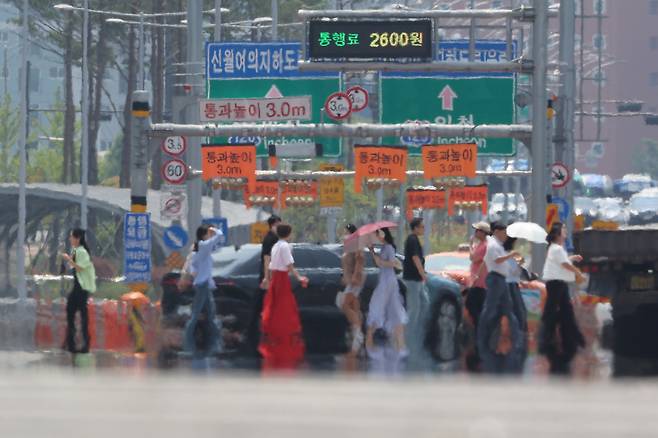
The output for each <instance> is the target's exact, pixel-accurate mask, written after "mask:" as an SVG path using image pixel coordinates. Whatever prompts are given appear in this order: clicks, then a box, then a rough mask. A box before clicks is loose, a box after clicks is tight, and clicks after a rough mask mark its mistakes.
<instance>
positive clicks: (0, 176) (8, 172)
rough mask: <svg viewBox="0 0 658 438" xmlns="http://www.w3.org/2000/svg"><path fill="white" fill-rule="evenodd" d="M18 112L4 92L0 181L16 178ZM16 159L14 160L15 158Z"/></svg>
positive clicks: (0, 117) (0, 115) (0, 107)
mask: <svg viewBox="0 0 658 438" xmlns="http://www.w3.org/2000/svg"><path fill="white" fill-rule="evenodd" d="M19 118H20V112H19V111H18V109H17V108H16V107H14V105H13V104H12V101H11V96H10V95H9V94H5V96H4V98H3V99H2V103H1V104H0V181H2V182H5V183H7V182H13V181H16V180H17V179H18V167H17V166H16V165H15V162H16V160H17V154H16V151H17V143H18V131H19V126H20V120H19ZM15 159H16V160H15Z"/></svg>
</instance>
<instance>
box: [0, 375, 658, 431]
mask: <svg viewBox="0 0 658 438" xmlns="http://www.w3.org/2000/svg"><path fill="white" fill-rule="evenodd" d="M656 412H658V382H654V381H646V380H645V381H638V382H613V383H610V382H595V383H592V382H589V383H586V382H574V381H564V382H562V381H549V380H547V379H530V380H529V379H523V380H509V381H508V380H486V379H478V378H470V377H469V378H463V377H458V378H441V379H434V378H422V379H402V378H388V379H387V378H383V377H377V378H373V377H367V376H365V377H364V376H359V377H354V378H348V377H340V378H337V377H332V376H324V377H319V376H310V377H309V376H306V377H304V376H301V375H294V376H291V375H289V376H285V377H278V376H277V377H273V376H267V377H263V376H259V375H255V376H254V375H251V376H249V375H236V374H226V373H225V374H222V373H218V372H217V371H213V372H207V373H204V374H202V375H190V374H179V373H171V374H158V373H157V372H155V371H153V370H149V371H148V374H147V373H145V372H143V371H140V370H139V369H131V370H130V371H125V372H123V373H109V372H102V371H94V370H92V369H89V370H85V369H77V370H65V369H62V368H56V369H47V368H39V369H36V370H33V371H29V372H25V371H17V370H16V369H14V370H6V371H5V372H3V373H2V376H0V436H2V437H12V438H14V437H20V438H23V437H39V438H43V437H48V438H50V437H53V438H57V437H63V438H74V437H85V438H89V437H93V438H104V437H113V438H115V437H132V436H135V437H136V436H139V437H154V438H155V437H157V438H164V437H228V438H240V437H267V438H279V437H281V438H295V437H304V438H307V437H314V438H315V437H320V438H322V437H328V438H329V437H331V438H351V437H359V438H364V437H368V438H370V437H377V438H386V437H402V438H412V437H413V438H423V437H432V438H436V437H449V438H460V437H467V438H480V437H482V438H502V437H514V438H516V437H532V438H540V437H550V438H555V437H568V438H575V437H596V438H607V437H610V438H613V437H614V438H620V437H624V438H626V437H642V438H644V437H651V436H656V435H657V434H658V415H657V414H656Z"/></svg>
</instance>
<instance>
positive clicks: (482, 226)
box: [471, 222, 491, 234]
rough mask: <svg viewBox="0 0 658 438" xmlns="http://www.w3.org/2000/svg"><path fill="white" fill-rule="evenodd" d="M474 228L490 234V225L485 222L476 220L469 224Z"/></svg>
mask: <svg viewBox="0 0 658 438" xmlns="http://www.w3.org/2000/svg"><path fill="white" fill-rule="evenodd" d="M471 226H472V227H473V228H474V229H476V230H478V231H482V232H483V233H487V234H491V227H490V226H489V224H488V223H486V222H478V223H476V224H473V225H471Z"/></svg>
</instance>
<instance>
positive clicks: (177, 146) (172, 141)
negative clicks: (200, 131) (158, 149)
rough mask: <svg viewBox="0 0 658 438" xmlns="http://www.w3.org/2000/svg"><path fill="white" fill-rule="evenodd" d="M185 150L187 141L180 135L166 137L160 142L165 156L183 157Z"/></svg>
mask: <svg viewBox="0 0 658 438" xmlns="http://www.w3.org/2000/svg"><path fill="white" fill-rule="evenodd" d="M185 149H187V141H186V140H185V137H182V136H180V135H176V136H173V137H167V138H165V139H164V141H163V142H162V151H163V152H164V153H165V154H168V155H173V156H174V157H177V156H179V155H183V153H184V152H185Z"/></svg>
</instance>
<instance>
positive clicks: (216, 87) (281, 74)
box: [202, 42, 341, 157]
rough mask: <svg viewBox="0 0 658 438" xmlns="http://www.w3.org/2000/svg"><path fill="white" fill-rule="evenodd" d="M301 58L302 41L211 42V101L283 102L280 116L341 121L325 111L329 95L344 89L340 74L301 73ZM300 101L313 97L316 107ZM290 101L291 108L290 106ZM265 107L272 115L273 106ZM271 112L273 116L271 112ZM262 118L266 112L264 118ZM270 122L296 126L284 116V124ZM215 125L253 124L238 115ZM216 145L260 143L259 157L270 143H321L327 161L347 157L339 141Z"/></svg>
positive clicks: (277, 140) (285, 141) (238, 140)
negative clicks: (342, 156) (243, 122)
mask: <svg viewBox="0 0 658 438" xmlns="http://www.w3.org/2000/svg"><path fill="white" fill-rule="evenodd" d="M300 56H301V44H300V43H281V42H275V43H246V42H231V43H208V44H206V74H207V87H206V97H207V98H208V102H212V101H213V100H217V99H258V100H267V99H283V100H281V101H278V103H277V104H276V106H275V108H273V109H274V110H275V111H276V113H277V114H281V115H283V114H286V113H287V114H288V117H287V118H289V119H291V118H292V119H295V118H296V119H298V120H304V121H305V122H309V123H320V122H322V121H324V123H335V122H334V121H333V120H331V119H329V118H328V117H323V115H322V113H323V111H324V103H325V101H326V100H327V97H329V95H331V94H332V93H335V92H336V91H340V90H341V83H340V75H339V73H338V72H330V73H321V72H300V71H299V66H298V62H299V59H300ZM299 98H303V99H310V108H309V107H307V106H302V105H301V104H297V103H295V102H296V99H299ZM290 99H292V100H290ZM286 100H287V101H288V104H284V102H285V101H286ZM265 105H266V106H265V111H266V112H267V111H268V108H267V103H265ZM287 105H289V108H288V106H287ZM302 107H303V109H301V108H302ZM302 111H303V112H304V113H305V114H304V118H303V119H302V118H301V116H300V114H301V112H302ZM270 113H272V110H271V109H270ZM202 114H203V111H202ZM234 114H235V113H234ZM262 114H263V112H262V108H261V116H262ZM295 114H297V117H295ZM264 119H265V120H263V123H291V122H290V121H289V122H282V121H281V120H280V119H281V118H280V117H279V120H278V121H277V120H276V119H277V117H274V118H270V119H268V118H267V117H265V118H264ZM209 121H211V122H216V123H235V122H237V121H247V120H245V119H237V118H235V117H232V118H231V119H227V120H209ZM212 141H213V142H216V143H231V144H242V143H252V144H255V145H256V147H257V154H258V156H259V157H267V156H268V150H269V149H268V148H269V146H270V145H274V146H282V147H286V146H288V145H300V144H308V145H315V144H316V143H321V144H322V146H323V148H322V150H323V156H324V157H340V155H341V141H340V139H338V138H320V137H317V138H316V137H302V136H297V137H254V136H233V137H224V138H214V139H213V140H212Z"/></svg>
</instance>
